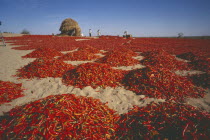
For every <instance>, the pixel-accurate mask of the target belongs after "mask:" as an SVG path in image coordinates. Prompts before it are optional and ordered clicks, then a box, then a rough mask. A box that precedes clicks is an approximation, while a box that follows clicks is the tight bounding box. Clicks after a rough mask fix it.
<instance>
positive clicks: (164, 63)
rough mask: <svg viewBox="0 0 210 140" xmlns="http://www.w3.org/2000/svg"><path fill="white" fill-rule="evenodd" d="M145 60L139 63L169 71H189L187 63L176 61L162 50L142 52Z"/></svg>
mask: <svg viewBox="0 0 210 140" xmlns="http://www.w3.org/2000/svg"><path fill="white" fill-rule="evenodd" d="M141 55H143V56H144V57H145V58H144V59H143V60H142V61H141V62H142V64H143V65H146V66H153V67H157V68H168V69H170V70H189V69H190V67H189V65H188V64H187V63H185V62H182V61H178V60H176V58H175V56H172V55H170V54H169V53H167V52H166V51H164V50H155V51H149V52H143V53H142V54H141Z"/></svg>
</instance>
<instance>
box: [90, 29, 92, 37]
mask: <svg viewBox="0 0 210 140" xmlns="http://www.w3.org/2000/svg"><path fill="white" fill-rule="evenodd" d="M91 34H92V30H91V29H89V36H90V37H91Z"/></svg>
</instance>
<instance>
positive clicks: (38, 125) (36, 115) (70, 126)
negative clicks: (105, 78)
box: [0, 94, 119, 140]
mask: <svg viewBox="0 0 210 140" xmlns="http://www.w3.org/2000/svg"><path fill="white" fill-rule="evenodd" d="M1 119H2V121H1V122H0V139H39V140H49V139H52V140H55V139H63V140H64V139H76V140H80V139H81V140H82V139H86V140H106V139H112V137H113V136H114V134H115V131H116V128H117V127H118V124H116V122H117V120H119V115H117V114H115V111H114V110H112V109H109V107H108V106H107V105H105V104H103V103H101V102H100V100H99V99H93V98H91V97H82V96H75V95H74V94H63V95H54V96H53V95H51V96H48V97H46V98H43V99H40V100H37V101H34V102H31V103H29V104H26V105H23V106H18V107H16V108H14V109H12V110H11V111H9V112H8V113H6V114H5V115H4V118H1Z"/></svg>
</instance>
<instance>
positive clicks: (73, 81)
mask: <svg viewBox="0 0 210 140" xmlns="http://www.w3.org/2000/svg"><path fill="white" fill-rule="evenodd" d="M125 72H126V71H122V70H115V69H112V68H111V66H110V65H107V64H100V63H85V64H81V65H79V66H77V67H76V68H75V69H73V70H70V71H68V72H67V73H66V74H64V76H63V82H64V83H65V84H67V85H73V86H77V87H79V88H83V87H85V86H91V87H93V88H97V87H98V86H101V87H106V86H111V87H116V86H119V85H120V82H121V80H122V79H123V77H124V74H125Z"/></svg>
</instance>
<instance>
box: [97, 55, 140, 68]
mask: <svg viewBox="0 0 210 140" xmlns="http://www.w3.org/2000/svg"><path fill="white" fill-rule="evenodd" d="M133 56H134V55H133V54H132V53H129V52H128V53H126V52H120V51H112V52H108V53H107V55H106V56H105V57H102V58H100V59H99V60H97V62H99V63H106V64H109V65H111V66H113V67H117V66H133V65H136V64H139V61H138V60H136V59H134V58H133Z"/></svg>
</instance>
